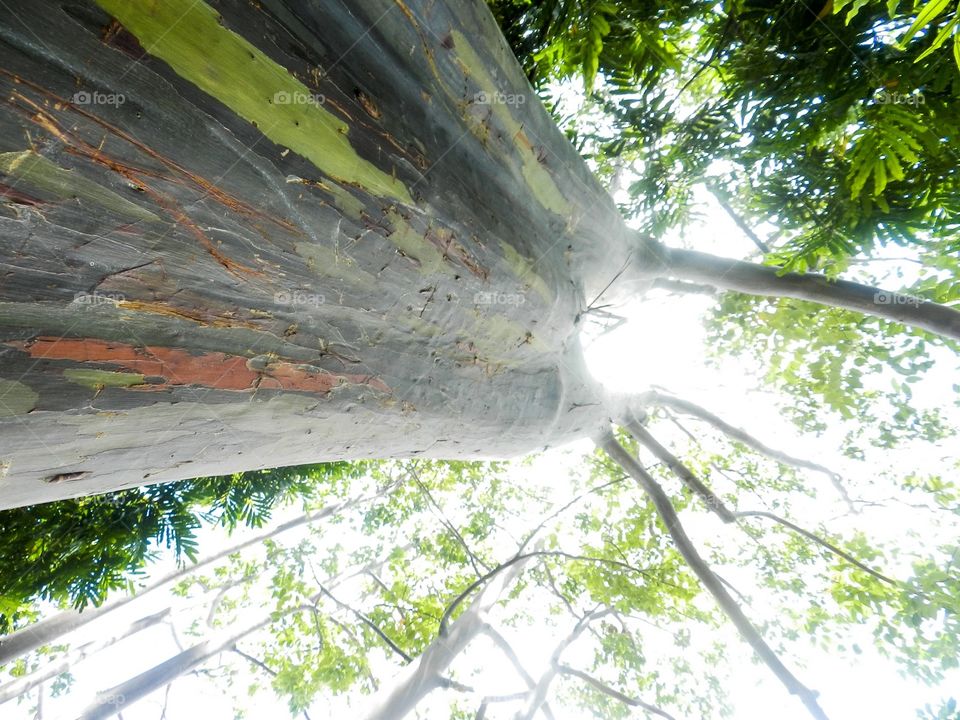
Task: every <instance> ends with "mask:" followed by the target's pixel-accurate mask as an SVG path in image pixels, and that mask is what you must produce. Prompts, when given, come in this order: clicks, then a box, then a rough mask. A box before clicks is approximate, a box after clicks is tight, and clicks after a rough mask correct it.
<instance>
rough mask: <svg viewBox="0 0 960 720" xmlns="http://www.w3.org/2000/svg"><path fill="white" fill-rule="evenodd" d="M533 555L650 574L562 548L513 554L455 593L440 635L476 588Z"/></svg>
mask: <svg viewBox="0 0 960 720" xmlns="http://www.w3.org/2000/svg"><path fill="white" fill-rule="evenodd" d="M534 557H560V558H565V559H567V560H581V561H583V562H594V563H600V564H602V565H612V566H614V567H618V568H622V569H624V570H630V571H631V572H634V573H637V574H638V575H642V576H644V577H650V576H651V573H650V572H649V571H648V570H643V569H641V568H638V567H635V566H633V565H630V564H629V563H625V562H620V561H619V560H610V559H609V558H596V557H590V556H589V555H577V554H574V553H568V552H564V551H562V550H533V551H532V552H528V553H522V554H520V555H514V556H513V557H512V558H510V559H509V560H506V561H504V562H503V563H501V564H500V565H497V567H495V568H493V570H491V571H490V572H488V573H487V574H486V575H484V576H483V577H480V578H477V579H476V580H474V581H473V582H472V583H470V584H469V585H468V586H467V587H466V588H465V589H464V590H463V591H462V592H461V593H460V594H459V595H457V596H456V597H455V598H454V599H453V601H452V602H451V603H450V604H449V605H447V609H446V610H444V612H443V617H441V618H440V635H441V637H442V636H443V635H445V634H446V627H447V625H448V623H449V621H450V617H451V616H452V615H453V613H454V612H455V611H456V609H457V608H458V607H459V606H460V604H461V603H462V602H463V601H464V600H466V599H467V598H468V597H469V596H470V595H471V594H472V593H473V592H474V591H475V590H476V589H477V588H479V587H481V586H482V585H484V584H486V583H487V582H489V581H490V580H491V579H493V578H494V577H495V576H497V575H498V574H500V573H501V572H503V571H504V570H506V569H507V568H509V567H511V566H513V565H515V564H516V563H518V562H522V561H524V560H529V559H530V558H534ZM656 580H657V581H658V582H661V583H664V584H670V583H666V582H665V581H663V580H661V579H659V578H656Z"/></svg>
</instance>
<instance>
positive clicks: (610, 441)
mask: <svg viewBox="0 0 960 720" xmlns="http://www.w3.org/2000/svg"><path fill="white" fill-rule="evenodd" d="M600 447H601V448H602V449H603V450H604V451H605V452H606V453H607V454H608V455H609V456H610V457H611V459H613V460H614V462H616V463H617V464H618V465H620V467H622V468H623V469H624V470H625V471H626V472H628V473H629V474H630V475H631V476H632V477H633V478H634V479H635V480H636V481H637V482H638V483H639V484H640V487H641V488H643V490H644V492H645V493H646V494H647V496H648V497H649V498H650V500H651V501H652V502H653V505H654V508H655V509H656V511H657V514H658V515H659V516H660V519H661V521H662V522H663V524H664V525H665V526H666V529H667V532H668V533H669V534H670V537H671V538H672V539H673V542H674V545H675V546H676V547H677V550H678V551H679V552H680V554H681V555H682V556H683V558H684V560H686V561H687V564H688V565H689V566H690V569H691V570H693V572H694V573H695V574H696V576H697V577H698V578H699V579H700V582H701V583H702V584H703V586H704V587H705V588H706V589H707V591H708V592H709V593H710V594H711V595H712V596H713V598H714V600H716V602H717V604H718V605H719V606H720V608H721V609H722V610H723V612H724V613H725V614H726V615H727V617H728V618H730V620H731V622H733V624H734V626H735V627H736V628H737V630H738V632H739V633H740V636H741V637H742V638H743V639H744V640H745V641H746V642H747V644H748V645H750V647H751V648H753V651H754V652H755V653H756V654H757V655H758V656H759V657H760V659H761V660H762V661H763V662H764V663H765V664H766V665H767V667H768V668H770V670H771V671H772V672H773V674H774V675H776V677H777V679H779V680H780V682H781V683H783V686H784V687H785V688H786V689H787V691H788V692H790V693H791V694H793V695H796V696H798V697H799V698H800V700H801V701H802V702H803V704H804V705H805V706H806V708H807V710H808V711H809V713H810V715H811V716H813V717H814V718H817V720H829V718H828V717H827V714H826V713H825V712H824V711H823V709H822V708H821V707H820V704H819V703H818V702H817V693H816V692H814V691H813V690H811V689H810V688H808V687H806V686H805V685H804V684H803V683H801V682H800V681H799V680H798V679H797V678H796V677H795V676H794V675H793V673H792V672H790V670H789V669H788V668H787V666H786V665H784V664H783V662H782V661H781V660H780V658H779V657H777V654H776V653H775V652H774V651H773V649H772V648H771V647H770V646H769V645H767V643H766V641H765V640H764V639H763V636H762V635H760V633H759V631H758V630H757V629H756V628H755V627H754V626H753V623H752V622H750V620H749V619H748V618H747V616H746V615H745V614H744V612H743V610H741V609H740V606H739V605H738V604H737V602H736V601H735V600H734V599H733V597H732V596H731V595H730V593H728V592H727V590H726V588H725V587H724V586H723V583H721V582H720V580H719V579H718V578H717V576H716V575H715V574H714V573H713V571H712V570H711V569H710V566H709V565H708V564H707V563H706V561H705V560H704V559H703V558H702V557H700V554H699V553H698V552H697V549H696V547H695V546H694V544H693V543H692V542H691V541H690V538H689V537H688V536H687V533H686V531H685V530H684V529H683V525H682V524H681V523H680V518H679V516H678V515H677V511H676V510H675V509H674V507H673V505H672V504H671V502H670V498H669V497H668V496H667V494H666V493H665V492H664V491H663V488H661V487H660V485H658V484H657V481H656V480H654V479H653V477H652V476H651V475H650V474H649V473H647V471H646V470H644V468H643V466H642V465H640V463H639V462H637V461H636V460H635V459H634V458H633V457H632V456H631V455H630V453H628V452H627V451H626V450H625V449H624V448H623V446H622V445H620V443H619V442H617V440H616V438H615V437H614V436H613V435H612V434H609V435H607V437H606V438H604V439H602V440H601V441H600Z"/></svg>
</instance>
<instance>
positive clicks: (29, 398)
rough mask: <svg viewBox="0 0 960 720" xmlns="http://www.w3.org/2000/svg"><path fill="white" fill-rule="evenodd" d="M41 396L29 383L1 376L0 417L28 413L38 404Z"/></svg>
mask: <svg viewBox="0 0 960 720" xmlns="http://www.w3.org/2000/svg"><path fill="white" fill-rule="evenodd" d="M39 397H40V396H39V395H38V394H37V392H36V391H35V390H34V389H33V388H31V387H30V386H28V385H24V384H23V383H22V382H17V381H16V380H3V379H2V378H0V417H13V416H14V415H26V414H27V413H28V412H30V411H31V410H33V409H34V408H35V407H36V406H37V399H38V398H39Z"/></svg>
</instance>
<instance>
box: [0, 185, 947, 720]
mask: <svg viewBox="0 0 960 720" xmlns="http://www.w3.org/2000/svg"><path fill="white" fill-rule="evenodd" d="M700 200H701V201H702V202H703V203H704V208H705V212H704V219H703V221H702V225H701V226H700V227H699V228H695V230H696V232H697V233H698V235H697V237H698V245H697V246H698V248H699V249H702V250H706V251H710V252H714V253H717V254H722V255H727V256H734V257H742V256H744V255H747V254H749V253H750V251H751V250H752V245H751V244H750V242H749V240H747V239H746V238H745V237H743V236H742V234H741V233H740V232H739V230H737V228H736V227H735V226H734V225H733V223H732V222H731V221H730V220H729V218H727V217H726V215H725V214H724V213H723V211H722V210H720V209H719V208H718V207H716V206H715V205H713V204H711V202H710V198H709V196H706V195H703V196H701V198H700ZM709 306H710V301H709V299H707V298H703V297H700V296H689V297H677V296H673V295H667V294H662V295H659V296H651V297H650V298H648V299H646V300H644V301H643V302H638V303H636V304H635V305H633V306H630V307H625V308H622V309H620V310H619V311H618V312H620V313H621V314H622V315H624V316H625V317H626V319H627V322H626V323H624V324H623V325H621V326H620V327H619V328H618V329H616V330H615V331H613V332H610V333H607V334H604V335H602V336H599V337H588V338H586V344H587V360H588V364H589V368H590V370H591V372H593V373H594V375H595V376H596V377H597V378H598V379H599V380H601V381H602V382H604V383H605V384H608V385H610V387H613V388H617V389H618V390H620V391H629V390H638V391H639V390H644V389H647V388H648V387H650V386H651V385H658V386H662V387H664V388H667V389H669V390H670V391H672V392H674V393H676V394H678V395H680V396H682V397H688V398H690V399H694V400H696V402H698V403H699V404H701V405H703V406H705V407H707V408H710V409H715V410H717V411H722V413H723V414H724V415H725V417H726V419H728V420H729V421H730V422H732V423H733V424H735V425H739V426H741V427H745V428H748V429H750V430H752V431H754V434H756V435H758V436H759V437H760V438H761V439H762V440H764V441H766V442H768V443H769V444H771V445H774V446H776V447H779V448H781V449H783V450H785V451H787V452H790V453H793V454H797V455H802V456H806V457H811V458H815V459H817V460H818V461H819V462H822V463H824V464H827V465H833V466H835V467H837V468H838V469H839V470H840V471H841V473H843V474H844V475H845V476H849V477H851V478H857V477H860V478H863V477H869V476H870V474H871V473H874V472H876V471H877V468H875V467H871V466H863V465H857V464H855V463H854V464H851V461H848V460H846V459H845V458H842V457H840V456H839V455H838V454H837V453H836V452H835V450H834V449H835V447H836V446H837V444H838V441H839V438H840V437H841V435H842V428H838V429H836V430H835V431H834V432H832V433H827V434H826V435H825V436H824V437H821V438H809V437H807V438H801V437H799V436H798V434H797V432H796V431H795V430H794V429H793V428H791V427H790V426H789V425H788V424H787V422H786V421H785V420H784V419H783V417H782V416H781V414H780V412H779V411H778V409H777V406H776V403H775V402H774V398H773V397H772V396H771V395H770V394H769V393H767V392H764V391H761V390H758V389H757V388H758V382H757V380H756V379H754V378H753V377H751V376H750V375H749V374H747V373H745V372H744V371H743V368H742V367H741V366H740V365H739V364H738V363H736V362H733V361H728V362H725V363H723V362H721V363H720V364H715V365H711V364H708V363H706V362H704V353H705V348H704V338H705V334H704V330H703V326H702V318H703V316H704V314H705V312H706V311H707V309H708V308H709ZM595 334H596V333H594V335H595ZM951 381H952V372H951V371H950V368H945V369H944V370H942V371H939V370H938V371H934V373H932V379H931V380H929V381H925V382H924V383H921V384H920V385H919V386H918V392H917V398H918V400H919V401H920V402H924V401H925V400H929V401H933V400H936V399H937V398H938V397H944V395H943V393H944V391H945V390H946V391H947V392H949V391H950V390H949V388H950V382H951ZM589 450H590V448H589V444H585V443H578V444H574V445H572V446H568V447H565V448H559V449H556V450H553V451H550V452H548V453H546V454H544V455H543V456H542V457H541V458H540V459H539V460H538V461H537V462H536V463H535V464H534V466H533V467H532V468H529V469H527V470H525V472H532V473H535V474H539V476H540V479H541V480H542V479H543V478H549V477H561V476H562V475H563V472H561V471H562V470H563V469H564V468H566V467H569V466H570V465H571V463H575V462H577V458H578V457H580V456H581V455H582V454H584V453H586V452H589ZM935 455H936V453H933V454H931V455H930V456H929V458H924V457H918V456H917V454H916V453H915V452H914V451H912V450H911V449H909V448H904V449H902V451H900V452H897V451H894V452H892V453H890V454H889V455H888V456H885V462H886V463H889V469H892V470H894V471H905V470H909V469H911V468H917V467H922V466H923V465H924V463H925V462H927V461H929V462H930V463H931V465H932V464H934V461H935V460H936V457H935ZM883 469H887V468H883ZM808 477H809V478H810V481H811V482H815V483H820V484H821V486H822V492H819V488H818V497H817V500H816V501H815V502H812V503H810V504H809V506H808V507H806V508H804V507H803V506H802V505H800V506H798V508H797V512H798V513H800V514H801V515H803V513H808V515H807V517H806V518H803V517H800V518H798V519H799V520H803V519H806V520H808V521H810V522H811V524H815V523H816V521H817V520H819V519H822V518H823V517H837V516H840V515H842V513H843V506H842V505H841V504H840V502H839V500H838V499H837V498H836V497H835V494H832V491H831V489H830V486H829V484H828V483H826V482H825V481H824V480H823V478H822V477H818V476H817V475H816V474H811V475H809V476H808ZM556 491H557V493H558V496H559V497H563V487H562V483H558V484H557V487H556ZM699 517H700V519H697V518H696V517H694V518H691V519H690V520H689V525H688V530H689V531H690V534H691V535H692V537H693V538H694V539H695V541H697V542H698V543H700V544H702V543H709V542H711V541H713V539H714V538H715V536H716V534H717V532H718V529H717V526H716V525H715V524H714V523H713V522H712V518H704V517H703V516H699ZM836 522H837V527H838V528H843V527H845V523H846V524H847V525H846V526H847V527H852V526H863V525H864V524H865V525H866V529H867V530H868V532H869V533H870V534H871V535H875V536H876V537H878V538H879V539H881V540H885V539H895V538H898V537H901V536H902V537H904V538H906V535H907V534H908V533H909V532H910V530H911V529H912V528H911V523H912V522H914V520H913V518H911V517H910V516H909V515H908V514H906V513H904V512H901V511H898V512H897V513H894V514H890V513H887V514H884V513H882V512H881V513H877V514H875V515H870V516H869V517H866V516H861V517H857V518H856V519H854V520H852V521H851V520H850V519H849V518H839V519H838V520H837V521H836ZM914 529H915V528H914ZM956 529H958V528H954V530H956ZM948 534H949V533H948ZM954 534H955V533H954ZM936 539H937V538H934V537H925V536H922V535H921V536H920V537H919V538H914V539H913V540H912V541H910V542H915V543H919V544H920V545H921V546H922V545H924V544H926V543H930V544H932V543H933V542H935V541H936ZM946 539H949V538H946ZM223 541H224V540H223V538H222V537H219V536H215V535H210V536H209V537H208V538H205V539H204V540H203V541H202V542H201V549H202V550H203V552H204V553H206V552H210V553H212V552H214V551H215V549H216V547H217V545H218V544H219V543H222V542H223ZM904 542H908V541H907V540H906V539H905V540H904ZM168 564H169V560H166V561H165V564H161V565H160V566H158V567H157V568H155V569H153V570H152V571H151V572H152V574H154V575H159V574H162V573H163V572H165V570H166V567H167V565H168ZM893 570H906V568H893ZM731 572H732V571H731ZM732 579H733V581H734V584H735V585H738V586H742V587H751V579H750V578H749V577H747V576H743V577H733V578H732ZM756 597H757V598H758V600H757V602H762V601H764V599H765V600H766V601H768V602H769V603H771V604H775V603H778V602H781V601H783V598H776V597H766V598H764V596H763V594H762V591H757V595H756ZM169 602H170V596H169V594H168V593H167V592H165V591H164V592H159V593H155V594H154V595H152V596H148V598H146V599H144V600H143V601H140V603H142V604H135V605H136V607H134V608H129V609H127V610H126V611H118V612H117V613H115V614H113V615H112V616H110V617H108V618H106V619H104V620H103V621H101V622H98V623H94V624H91V625H90V626H88V627H87V628H85V629H84V630H83V631H81V632H80V633H78V634H77V639H76V642H78V643H80V642H82V641H83V639H84V638H88V639H92V640H96V639H102V638H104V637H110V636H112V635H114V634H116V633H117V632H118V631H119V630H120V629H122V628H123V627H124V626H125V624H126V623H127V622H129V620H130V619H133V618H136V617H140V616H143V615H146V614H148V613H149V612H152V611H154V610H157V609H161V608H162V607H165V606H166V605H167V604H169ZM185 616H189V612H187V613H186V614H185ZM182 632H183V629H182V628H181V634H182ZM555 632H556V631H555V630H551V629H550V628H545V627H537V628H528V629H520V630H513V631H512V638H513V640H514V642H515V647H516V648H517V651H518V653H519V654H520V656H521V658H522V659H523V661H524V663H525V664H526V665H527V667H528V669H529V670H530V671H531V673H532V674H533V675H534V676H537V675H538V674H539V672H540V671H541V670H542V668H544V667H545V666H546V663H547V661H548V655H549V651H550V649H552V647H553V646H554V645H555V643H556V638H555V637H554V635H555ZM721 637H725V639H726V640H727V641H728V642H729V653H730V657H731V658H732V659H734V663H735V666H736V668H737V671H736V672H735V674H734V676H733V677H732V679H731V681H730V685H729V687H728V688H727V689H728V691H729V695H730V697H731V699H732V700H733V702H735V703H736V709H735V712H734V714H733V716H732V717H733V718H734V720H768V718H772V717H775V718H777V719H778V720H801V719H802V718H806V717H808V716H807V715H806V713H805V711H804V710H803V709H802V707H801V706H800V704H799V703H798V702H797V701H795V700H793V699H792V698H790V697H788V696H787V695H786V694H785V692H784V691H783V689H782V687H781V686H780V685H779V683H778V682H776V680H774V679H773V678H772V676H771V675H770V673H769V672H768V671H767V670H766V668H764V667H762V666H760V665H756V664H751V663H750V662H749V660H748V657H749V655H748V653H747V652H746V650H745V649H744V647H743V645H742V643H740V642H739V640H738V639H737V638H736V636H735V635H734V634H733V633H732V631H726V635H725V636H721ZM714 639H715V638H713V637H711V638H703V639H702V640H703V641H704V642H706V641H707V640H710V641H712V640H714ZM181 641H182V642H184V643H187V642H189V641H190V638H188V637H182V638H181ZM648 641H649V642H650V643H651V646H652V647H650V648H645V649H646V651H647V653H648V654H649V653H650V652H651V651H652V652H655V651H656V646H657V643H658V640H657V639H656V637H652V638H649V639H648ZM659 642H662V643H670V642H672V639H671V638H669V637H667V638H662V639H661V640H660V641H659ZM697 642H699V641H695V642H694V645H695V646H696V644H697ZM859 643H860V645H861V646H862V647H863V648H864V652H863V654H862V655H860V656H858V657H857V659H856V661H854V660H851V658H850V657H846V656H844V657H838V656H830V655H826V654H824V653H822V652H816V651H815V650H814V649H811V651H810V652H809V653H808V654H807V656H806V657H803V656H802V654H801V656H799V657H791V658H790V660H789V662H790V664H791V667H794V668H795V669H796V671H797V674H798V675H799V676H800V677H801V679H802V680H803V681H804V682H805V683H806V684H807V685H808V686H811V687H814V688H816V689H817V690H818V691H820V693H821V698H822V703H823V705H824V707H825V708H826V709H827V710H828V712H830V713H831V717H832V718H834V719H835V720H842V719H844V718H858V719H859V718H868V717H869V718H890V719H891V720H894V719H899V718H913V717H915V709H916V708H917V707H918V706H922V705H923V704H924V703H927V702H931V703H936V702H937V701H938V700H939V699H940V698H942V697H946V696H948V694H949V689H950V688H954V689H955V688H958V687H960V675H958V674H956V673H954V674H953V675H952V676H951V677H950V678H949V679H948V681H946V682H945V683H944V684H943V685H942V686H941V688H939V689H937V688H934V689H931V688H928V687H925V686H923V685H922V684H920V683H919V682H917V681H915V680H913V679H910V678H904V677H902V676H901V675H900V673H899V671H898V669H897V667H896V666H895V665H893V664H892V663H891V662H889V661H887V660H885V659H883V658H881V657H880V656H879V655H878V654H877V652H876V651H875V650H874V649H873V645H872V641H871V640H870V638H869V637H868V636H866V635H865V636H864V637H862V638H860V639H859ZM176 651H177V645H176V642H175V640H174V637H173V635H172V633H171V631H170V629H169V628H168V627H167V626H165V625H160V626H156V627H153V628H150V629H148V630H146V631H143V632H142V633H140V634H138V635H136V636H134V637H133V638H130V639H128V640H126V641H122V642H120V643H118V644H116V645H115V646H113V647H111V648H109V649H108V650H106V651H104V652H102V653H100V654H98V655H96V656H94V657H93V658H91V659H90V660H88V661H86V662H83V663H81V664H79V665H77V666H76V668H75V669H74V670H73V674H74V676H75V679H76V681H75V685H74V687H73V689H72V691H71V692H70V693H69V694H67V695H66V696H64V697H61V698H47V699H46V701H45V703H44V718H46V719H48V720H73V718H74V717H75V715H76V713H77V711H78V710H79V709H80V708H82V707H85V706H86V705H87V704H88V703H89V702H90V701H92V700H93V699H94V697H95V694H96V693H97V692H100V691H103V690H104V689H105V688H108V687H110V686H112V685H113V684H115V683H117V682H120V681H121V680H123V679H126V678H128V677H131V676H132V675H133V674H135V673H136V672H139V671H141V670H143V669H146V668H148V667H151V666H152V665H154V664H156V663H157V662H159V661H161V660H163V659H165V658H166V657H168V656H170V655H172V654H173V653H175V652H176ZM570 652H571V653H572V655H573V657H576V655H577V653H578V649H577V646H573V647H572V648H571V650H570ZM221 660H222V661H223V662H227V661H229V663H230V666H231V667H235V668H237V669H238V672H239V675H238V676H237V682H236V685H235V688H234V690H233V691H232V692H234V693H235V694H236V695H238V696H239V697H241V698H244V695H245V694H246V693H245V690H244V688H245V687H246V684H247V682H248V681H249V680H251V679H253V677H254V676H255V673H256V671H255V670H254V669H253V668H251V667H250V666H249V665H246V664H244V663H243V662H242V661H239V662H238V661H237V658H236V657H235V656H230V657H229V658H226V657H224V658H222V659H221ZM469 661H470V662H471V663H472V664H475V665H476V666H477V667H478V668H481V669H482V671H481V674H480V675H479V676H477V677H476V678H474V679H473V680H472V682H474V684H475V685H476V686H478V687H480V688H489V689H491V691H493V689H495V690H496V691H497V692H504V691H505V690H504V688H506V689H507V690H506V691H510V690H512V689H515V687H516V682H515V678H514V677H513V676H512V673H511V672H510V671H509V670H508V669H507V668H505V663H504V662H503V661H502V659H501V658H500V657H499V656H498V655H497V653H496V651H495V650H494V649H493V648H492V647H489V646H484V645H483V644H482V643H479V644H478V645H476V646H474V647H472V648H471V651H470V653H469ZM216 666H217V663H216V662H214V663H211V666H210V667H216ZM385 673H387V670H386V669H385ZM226 693H227V691H225V690H224V689H223V687H222V685H218V684H217V682H216V681H213V680H211V679H209V678H207V677H204V676H202V675H201V676H189V677H185V678H182V679H180V680H178V681H177V682H176V683H175V684H174V685H173V687H172V690H171V691H170V693H169V695H166V693H165V692H162V691H161V692H158V693H155V694H154V695H153V696H151V697H148V698H146V699H145V700H143V701H141V702H139V703H137V704H136V705H133V706H131V707H128V708H124V710H123V718H124V720H160V719H161V715H162V713H163V709H164V706H166V712H165V718H166V720H194V719H195V718H203V720H221V719H222V720H227V719H229V718H233V710H232V708H233V703H232V702H231V701H230V700H229V699H228V698H227V697H226ZM443 700H444V698H440V697H438V698H435V699H434V701H431V702H428V703H427V704H426V706H425V709H424V711H423V712H422V713H421V716H422V717H425V718H434V717H443V716H444V715H443V708H444V707H445V705H444V703H443ZM239 704H240V706H241V707H244V708H245V709H246V717H247V718H250V719H251V720H268V719H269V720H273V719H274V718H281V717H286V716H287V710H286V708H285V703H284V702H283V701H280V700H277V699H276V698H275V696H274V695H273V693H272V692H270V691H269V690H266V689H261V690H260V691H259V692H258V693H256V694H255V695H253V696H250V697H245V698H244V699H242V700H241V701H240V703H239ZM29 708H30V704H29V703H27V704H23V705H21V706H19V707H17V706H16V705H15V704H14V703H8V704H6V705H5V706H3V707H2V708H0V717H2V718H3V720H28V719H29V720H32V719H33V715H32V714H31V713H30V711H29ZM345 712H348V711H346V710H345V708H343V707H342V706H339V705H326V704H325V703H323V702H321V703H317V704H316V705H315V706H314V707H313V708H311V710H310V717H311V718H312V720H316V719H317V718H327V717H329V718H338V719H339V718H342V717H345V716H346V715H344V713H345ZM352 714H355V711H352V713H351V716H352ZM491 717H500V716H499V715H498V716H491ZM503 717H511V715H509V714H505V715H503ZM557 718H558V720H581V718H580V716H578V715H577V714H572V715H571V714H567V715H564V714H562V713H561V712H557Z"/></svg>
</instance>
